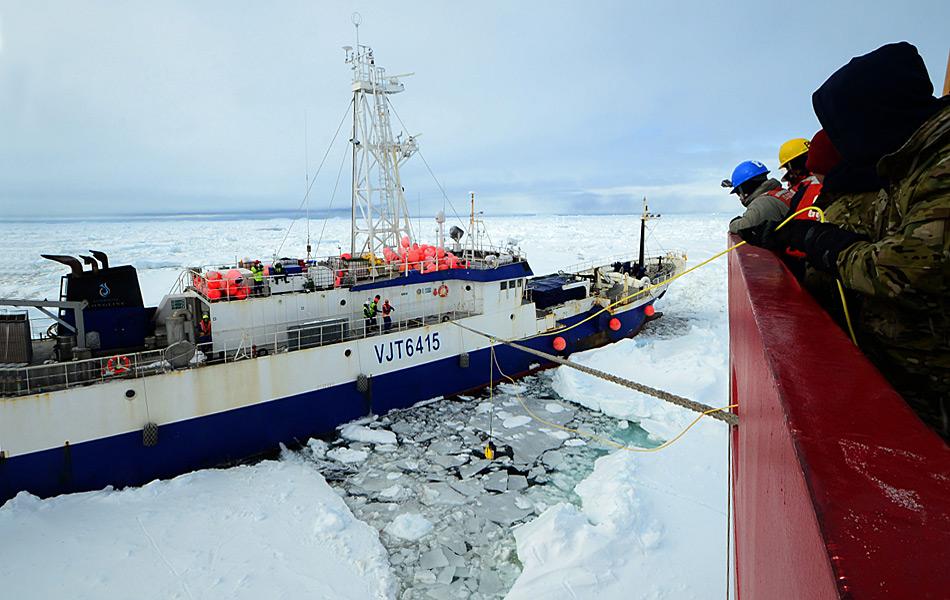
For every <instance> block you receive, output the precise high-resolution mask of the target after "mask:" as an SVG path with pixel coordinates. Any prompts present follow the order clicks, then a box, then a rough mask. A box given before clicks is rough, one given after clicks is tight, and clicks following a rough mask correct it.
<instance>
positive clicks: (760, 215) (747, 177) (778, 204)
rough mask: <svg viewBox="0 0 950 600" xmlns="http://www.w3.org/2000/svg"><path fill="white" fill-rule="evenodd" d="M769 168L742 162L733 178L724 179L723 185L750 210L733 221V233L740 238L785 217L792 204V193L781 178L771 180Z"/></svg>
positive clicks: (750, 161) (749, 161)
mask: <svg viewBox="0 0 950 600" xmlns="http://www.w3.org/2000/svg"><path fill="white" fill-rule="evenodd" d="M768 175H769V170H768V168H767V167H766V166H765V165H764V164H762V163H760V162H759V161H757V160H747V161H744V162H741V163H739V165H738V166H736V168H735V169H733V171H732V178H731V179H724V180H723V182H722V186H723V187H725V188H730V187H731V188H732V192H730V193H732V194H736V195H738V196H739V201H740V202H741V203H742V206H744V207H746V210H745V212H744V213H743V214H742V216H739V217H736V218H734V219H733V220H732V221H730V222H729V231H730V232H732V233H738V234H740V235H747V233H746V232H755V231H758V228H759V227H760V226H761V225H762V224H763V223H767V222H770V221H780V220H782V219H783V218H785V215H786V214H787V213H788V209H789V206H790V205H791V199H792V193H791V192H789V191H788V190H786V189H783V188H782V184H781V183H779V181H778V180H777V179H771V178H769V176H768Z"/></svg>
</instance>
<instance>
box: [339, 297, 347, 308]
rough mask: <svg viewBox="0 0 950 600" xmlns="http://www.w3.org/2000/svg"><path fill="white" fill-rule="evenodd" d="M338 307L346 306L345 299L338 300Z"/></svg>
mask: <svg viewBox="0 0 950 600" xmlns="http://www.w3.org/2000/svg"><path fill="white" fill-rule="evenodd" d="M340 306H346V298H344V299H342V300H340Z"/></svg>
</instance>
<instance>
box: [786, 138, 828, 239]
mask: <svg viewBox="0 0 950 600" xmlns="http://www.w3.org/2000/svg"><path fill="white" fill-rule="evenodd" d="M810 148H811V142H810V141H809V140H806V139H805V138H794V139H791V140H788V141H787V142H785V143H784V144H782V146H781V147H780V148H779V150H778V162H779V168H780V169H785V175H783V176H782V181H784V182H785V183H786V184H788V191H789V192H791V193H792V199H791V200H790V201H789V213H788V214H789V215H792V214H794V213H796V212H798V211H799V210H801V209H803V208H806V207H808V206H811V205H812V204H814V203H815V200H816V199H817V198H818V195H819V194H820V193H821V180H820V179H819V178H818V177H816V176H815V175H814V174H813V173H811V172H810V171H809V170H808V166H807V164H808V151H809V149H810ZM795 218H796V219H803V220H804V219H810V220H812V221H819V220H821V217H820V216H819V214H818V212H817V211H808V212H803V213H801V214H800V215H797V216H796V217H795Z"/></svg>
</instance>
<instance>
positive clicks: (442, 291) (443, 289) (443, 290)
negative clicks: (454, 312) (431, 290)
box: [437, 283, 449, 298]
mask: <svg viewBox="0 0 950 600" xmlns="http://www.w3.org/2000/svg"><path fill="white" fill-rule="evenodd" d="M437 291H438V293H439V297H440V298H445V297H446V296H448V295H449V286H447V285H445V284H444V283H443V284H442V285H440V286H439V289H438V290H437Z"/></svg>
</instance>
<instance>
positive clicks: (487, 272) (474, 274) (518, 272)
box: [350, 262, 534, 292]
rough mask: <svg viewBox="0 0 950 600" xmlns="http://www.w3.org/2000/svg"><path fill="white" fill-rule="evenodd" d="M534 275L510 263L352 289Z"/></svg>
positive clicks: (525, 266) (522, 264) (416, 273)
mask: <svg viewBox="0 0 950 600" xmlns="http://www.w3.org/2000/svg"><path fill="white" fill-rule="evenodd" d="M533 274H534V273H533V272H532V271H531V267H529V266H528V263H526V262H516V263H509V264H507V265H501V266H498V267H496V268H494V269H448V270H446V271H436V272H434V273H420V272H419V271H409V272H408V273H406V274H405V275H401V276H399V277H396V278H394V279H385V280H380V281H374V282H372V283H364V284H362V285H354V286H353V287H351V288H350V289H351V290H353V291H354V292H359V291H362V290H375V289H380V288H388V287H395V286H400V285H413V284H416V283H430V282H433V281H451V280H453V279H458V280H462V281H480V282H484V281H502V280H504V279H517V278H519V277H531V276H532V275H533Z"/></svg>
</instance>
